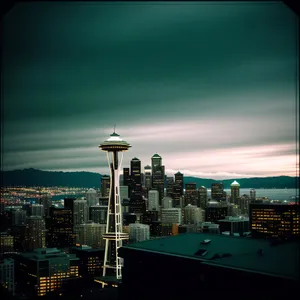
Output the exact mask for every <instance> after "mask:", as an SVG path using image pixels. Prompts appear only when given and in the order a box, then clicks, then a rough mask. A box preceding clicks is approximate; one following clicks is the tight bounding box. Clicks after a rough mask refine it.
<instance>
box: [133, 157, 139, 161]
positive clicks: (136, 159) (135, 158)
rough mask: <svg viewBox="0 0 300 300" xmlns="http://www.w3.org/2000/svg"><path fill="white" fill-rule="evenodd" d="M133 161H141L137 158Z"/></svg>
mask: <svg viewBox="0 0 300 300" xmlns="http://www.w3.org/2000/svg"><path fill="white" fill-rule="evenodd" d="M132 160H134V161H140V160H139V159H138V158H137V157H134V158H133V159H132Z"/></svg>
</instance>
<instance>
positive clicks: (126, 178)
mask: <svg viewBox="0 0 300 300" xmlns="http://www.w3.org/2000/svg"><path fill="white" fill-rule="evenodd" d="M130 183H131V182H130V170H129V168H123V185H125V186H129V185H130Z"/></svg>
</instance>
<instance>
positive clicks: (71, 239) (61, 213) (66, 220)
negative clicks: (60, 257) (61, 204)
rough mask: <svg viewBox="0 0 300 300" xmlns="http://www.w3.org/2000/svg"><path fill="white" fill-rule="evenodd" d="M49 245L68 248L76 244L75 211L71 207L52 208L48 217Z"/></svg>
mask: <svg viewBox="0 0 300 300" xmlns="http://www.w3.org/2000/svg"><path fill="white" fill-rule="evenodd" d="M46 226H47V227H46V228H47V247H48V248H52V247H55V248H59V249H63V248H68V247H72V246H74V244H75V236H74V234H73V213H72V211H71V209H66V208H57V207H51V208H50V217H49V218H46Z"/></svg>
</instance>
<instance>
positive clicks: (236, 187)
mask: <svg viewBox="0 0 300 300" xmlns="http://www.w3.org/2000/svg"><path fill="white" fill-rule="evenodd" d="M230 189H231V195H230V200H231V203H234V204H238V198H239V197H240V184H239V183H238V182H236V181H234V182H233V183H232V184H231V185H230Z"/></svg>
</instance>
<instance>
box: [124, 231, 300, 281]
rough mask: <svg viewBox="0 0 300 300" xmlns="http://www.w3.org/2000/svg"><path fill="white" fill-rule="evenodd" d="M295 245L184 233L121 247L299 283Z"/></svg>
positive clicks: (297, 256) (292, 243)
mask: <svg viewBox="0 0 300 300" xmlns="http://www.w3.org/2000/svg"><path fill="white" fill-rule="evenodd" d="M299 248H300V247H299V244H298V243H295V242H289V243H284V244H280V245H277V246H271V244H270V243H269V242H268V241H266V240H261V239H253V238H241V237H235V236H225V235H217V234H206V233H187V234H180V235H177V236H171V237H165V238H160V239H156V240H148V241H143V242H139V243H134V244H130V245H126V246H123V249H124V250H126V249H134V250H140V251H147V252H154V253H161V254H164V255H174V256H179V257H186V258H189V259H197V260H201V261H202V262H203V263H204V264H208V265H217V266H224V267H227V268H234V269H242V270H244V271H249V272H256V273H257V272H259V273H264V274H268V275H272V276H279V277H285V278H292V279H297V280H299V279H300V277H299Z"/></svg>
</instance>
